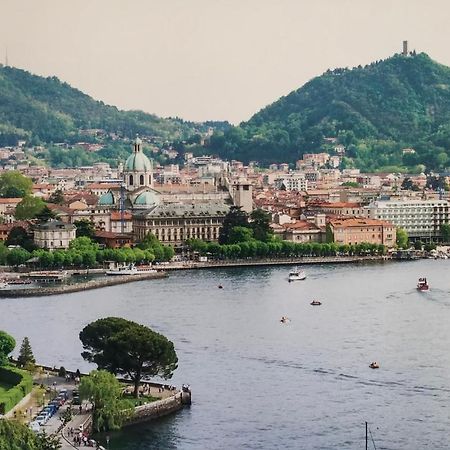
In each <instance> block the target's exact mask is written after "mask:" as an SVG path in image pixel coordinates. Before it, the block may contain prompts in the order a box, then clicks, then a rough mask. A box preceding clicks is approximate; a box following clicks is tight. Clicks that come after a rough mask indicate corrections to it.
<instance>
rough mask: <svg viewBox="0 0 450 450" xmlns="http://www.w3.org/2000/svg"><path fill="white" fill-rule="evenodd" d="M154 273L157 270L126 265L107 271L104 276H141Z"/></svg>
mask: <svg viewBox="0 0 450 450" xmlns="http://www.w3.org/2000/svg"><path fill="white" fill-rule="evenodd" d="M156 272H157V270H155V269H152V268H150V267H142V268H137V267H136V266H135V265H134V264H128V265H123V266H118V267H115V268H112V269H109V270H107V271H106V275H141V274H145V273H156Z"/></svg>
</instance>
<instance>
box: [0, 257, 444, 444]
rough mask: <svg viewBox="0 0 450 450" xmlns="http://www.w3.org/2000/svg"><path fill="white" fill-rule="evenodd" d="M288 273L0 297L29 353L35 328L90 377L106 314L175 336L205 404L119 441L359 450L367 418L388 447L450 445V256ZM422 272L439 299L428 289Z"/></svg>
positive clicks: (41, 340)
mask: <svg viewBox="0 0 450 450" xmlns="http://www.w3.org/2000/svg"><path fill="white" fill-rule="evenodd" d="M289 269H290V267H289V266H286V267H280V266H278V267H249V268H233V269H211V270H198V271H180V272H173V273H170V277H169V278H168V279H162V280H149V281H141V282H136V283H131V284H125V285H121V286H113V287H108V288H103V289H98V290H92V291H86V292H78V293H74V294H67V295H61V296H52V297H41V298H24V299H0V312H1V314H0V329H3V330H5V331H7V332H8V333H10V334H11V335H13V336H14V337H15V338H16V341H17V343H18V345H17V347H20V342H21V340H22V338H23V337H24V336H28V337H29V338H30V341H31V345H32V348H33V351H34V354H35V357H36V359H37V361H39V362H40V363H42V364H48V365H51V366H53V365H55V366H57V367H59V366H61V365H64V366H65V367H66V368H69V369H72V370H75V369H77V368H79V369H80V370H82V371H88V370H89V369H90V368H92V366H90V365H89V364H87V363H86V362H84V361H83V359H82V358H81V356H80V353H81V350H82V348H81V343H80V341H79V339H78V334H79V332H80V330H81V329H82V328H83V327H84V326H85V325H86V324H88V323H89V322H91V321H93V320H96V319H98V318H101V317H107V316H118V317H124V318H127V319H130V320H134V321H136V322H139V323H142V324H145V325H147V326H149V327H151V328H153V329H155V330H156V331H159V332H161V333H163V334H164V335H166V336H167V337H168V338H169V339H170V340H172V341H173V342H174V343H175V347H176V350H177V354H178V357H179V368H178V370H177V371H176V373H175V375H174V377H173V379H172V380H171V381H169V383H171V384H176V385H181V384H182V383H188V384H190V385H191V388H192V392H193V404H192V406H191V407H190V408H186V409H184V410H183V411H181V412H179V413H177V414H174V415H172V416H170V417H166V418H163V419H160V420H158V421H155V422H151V423H148V424H146V425H143V426H139V427H133V428H127V429H125V430H124V431H122V432H119V433H111V435H110V436H111V442H110V448H111V449H120V450H144V449H145V450H147V449H172V448H173V449H175V448H179V449H240V448H248V449H274V448H283V449H299V448H304V449H359V448H364V436H365V428H364V422H365V421H368V422H369V426H370V430H371V433H372V437H373V440H374V442H375V445H376V448H377V449H393V450H397V449H423V448H430V449H444V448H448V444H447V440H448V439H447V438H448V436H449V434H450V421H449V409H448V406H449V403H450V349H449V344H450V326H449V324H450V297H449V292H450V277H449V272H450V260H436V261H435V260H421V261H411V262H402V263H399V262H387V263H371V264H364V265H362V264H361V265H347V264H343V265H315V266H305V270H306V273H307V279H306V280H305V281H298V282H294V283H288V282H287V275H288V272H289ZM420 276H426V277H428V280H429V283H430V285H431V289H430V291H429V292H427V293H420V292H418V291H417V290H416V289H415V286H416V283H417V279H418V278H419V277H420ZM219 284H220V285H222V286H223V289H218V285H219ZM313 299H318V300H320V301H321V302H322V305H321V306H315V307H313V306H311V305H310V302H311V300H313ZM281 316H287V317H289V318H290V322H289V323H287V324H281V323H280V318H281ZM371 361H377V362H378V363H379V364H380V369H379V370H371V369H370V368H369V364H370V362H371ZM369 448H374V447H373V445H369Z"/></svg>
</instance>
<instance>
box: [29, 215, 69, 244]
mask: <svg viewBox="0 0 450 450" xmlns="http://www.w3.org/2000/svg"><path fill="white" fill-rule="evenodd" d="M75 230H76V227H75V226H74V225H72V224H69V223H64V222H61V221H60V220H49V221H48V222H45V223H42V224H39V225H35V226H34V227H33V232H34V243H35V244H36V245H37V246H38V247H40V248H46V249H48V250H61V249H66V248H69V243H70V242H71V241H73V240H74V239H75Z"/></svg>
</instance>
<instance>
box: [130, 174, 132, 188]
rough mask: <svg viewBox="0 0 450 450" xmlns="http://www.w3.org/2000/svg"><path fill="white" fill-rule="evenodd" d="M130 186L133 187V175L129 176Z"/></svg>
mask: <svg viewBox="0 0 450 450" xmlns="http://www.w3.org/2000/svg"><path fill="white" fill-rule="evenodd" d="M130 186H133V175H130Z"/></svg>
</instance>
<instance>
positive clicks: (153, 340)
mask: <svg viewBox="0 0 450 450" xmlns="http://www.w3.org/2000/svg"><path fill="white" fill-rule="evenodd" d="M80 340H81V342H82V344H83V348H84V350H85V351H84V352H83V353H82V356H83V358H84V359H86V360H87V361H89V362H93V363H95V364H97V366H98V367H99V369H106V370H108V371H109V372H111V373H114V374H127V375H129V376H130V378H131V380H132V381H133V382H134V395H135V396H136V397H137V395H138V389H139V384H140V381H141V378H142V376H160V377H162V378H164V379H167V378H170V377H171V376H172V373H173V371H174V370H175V369H176V368H177V362H178V358H177V355H176V353H175V349H174V346H173V343H172V342H171V341H169V340H168V339H167V338H166V337H165V336H163V335H162V334H159V333H156V332H155V331H153V330H151V329H150V328H148V327H146V326H144V325H140V324H137V323H135V322H131V321H129V320H126V319H121V318H117V317H108V318H105V319H99V320H97V321H95V322H92V323H90V324H89V325H87V326H86V327H85V328H84V329H83V330H82V331H81V333H80Z"/></svg>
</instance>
